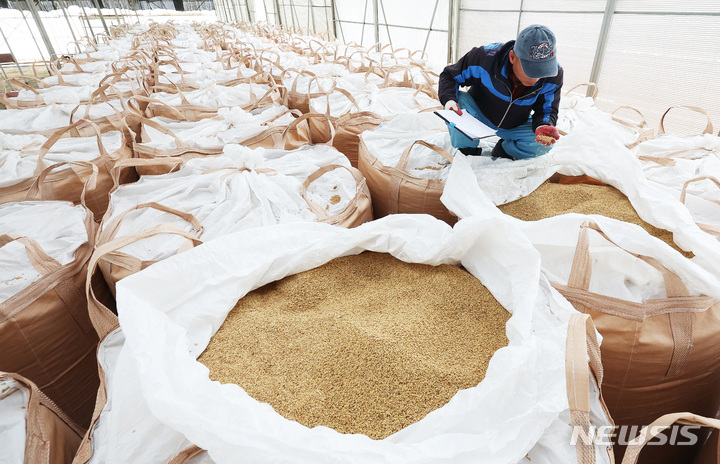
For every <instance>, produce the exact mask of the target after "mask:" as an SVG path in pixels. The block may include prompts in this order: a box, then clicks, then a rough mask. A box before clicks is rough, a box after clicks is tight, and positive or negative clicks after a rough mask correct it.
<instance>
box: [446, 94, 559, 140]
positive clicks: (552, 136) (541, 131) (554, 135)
mask: <svg viewBox="0 0 720 464" xmlns="http://www.w3.org/2000/svg"><path fill="white" fill-rule="evenodd" d="M448 103H450V102H448ZM559 138H560V133H559V132H558V130H557V128H556V127H555V126H539V127H538V128H537V129H535V141H536V142H538V143H541V144H543V145H545V146H546V147H549V146H550V145H552V144H553V143H555V142H557V140H558V139H559Z"/></svg>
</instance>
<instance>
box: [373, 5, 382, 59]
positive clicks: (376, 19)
mask: <svg viewBox="0 0 720 464" xmlns="http://www.w3.org/2000/svg"><path fill="white" fill-rule="evenodd" d="M373 23H374V26H375V44H376V45H375V51H378V52H379V51H380V11H379V8H378V0H373Z"/></svg>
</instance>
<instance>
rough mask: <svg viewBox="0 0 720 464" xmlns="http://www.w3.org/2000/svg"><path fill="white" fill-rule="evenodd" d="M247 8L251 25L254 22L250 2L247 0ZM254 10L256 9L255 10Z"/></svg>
mask: <svg viewBox="0 0 720 464" xmlns="http://www.w3.org/2000/svg"><path fill="white" fill-rule="evenodd" d="M245 8H246V9H247V14H248V22H249V23H252V22H254V18H253V15H252V14H251V13H250V1H249V0H245ZM253 10H254V8H253Z"/></svg>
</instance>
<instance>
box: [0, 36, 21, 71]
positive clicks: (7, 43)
mask: <svg viewBox="0 0 720 464" xmlns="http://www.w3.org/2000/svg"><path fill="white" fill-rule="evenodd" d="M0 34H2V38H3V40H4V41H5V45H7V47H8V51H9V52H10V54H11V55H12V57H13V61H14V62H15V66H17V68H18V71H19V72H20V75H21V76H25V73H24V72H23V70H22V68H21V67H20V63H18V60H17V58H15V53H13V51H12V47H11V46H10V41H9V40H8V39H7V37H5V33H4V32H3V30H2V28H1V27H0Z"/></svg>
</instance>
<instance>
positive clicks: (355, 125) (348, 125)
mask: <svg viewBox="0 0 720 464" xmlns="http://www.w3.org/2000/svg"><path fill="white" fill-rule="evenodd" d="M383 121H384V119H383V118H382V116H380V115H378V114H375V113H373V112H370V111H361V112H359V113H349V114H346V115H344V116H341V117H339V118H337V119H336V120H335V123H334V125H335V140H334V141H333V146H334V147H335V148H337V150H338V151H339V152H341V153H342V154H344V155H345V156H347V157H348V159H349V160H350V164H351V165H352V166H353V167H354V168H356V167H358V146H359V145H360V134H362V133H363V132H365V131H366V130H373V129H375V128H376V127H377V126H379V125H380V124H381V123H382V122H383Z"/></svg>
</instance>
